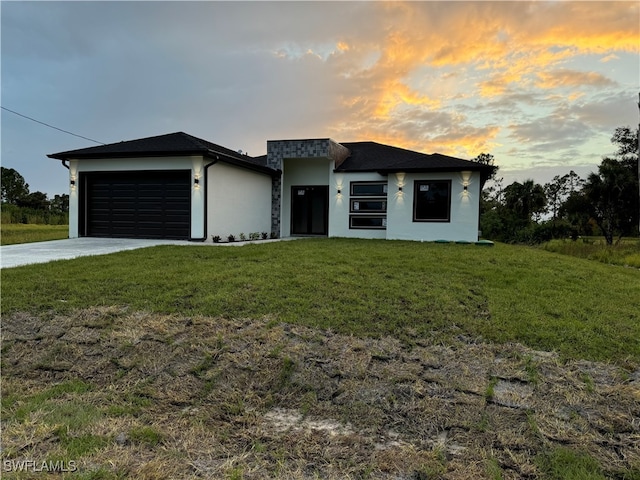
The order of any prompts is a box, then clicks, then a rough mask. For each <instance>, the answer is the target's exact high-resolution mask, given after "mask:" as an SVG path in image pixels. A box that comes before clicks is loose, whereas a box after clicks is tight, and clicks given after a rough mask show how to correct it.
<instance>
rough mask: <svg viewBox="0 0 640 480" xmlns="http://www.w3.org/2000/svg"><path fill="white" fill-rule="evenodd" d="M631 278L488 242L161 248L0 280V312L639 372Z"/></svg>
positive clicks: (635, 283)
mask: <svg viewBox="0 0 640 480" xmlns="http://www.w3.org/2000/svg"><path fill="white" fill-rule="evenodd" d="M638 298H640V271H638V270H637V269H631V268H624V267H617V266H610V265H604V264H600V263H596V262H593V261H589V260H583V259H579V258H572V257H568V256H563V255H560V254H555V253H550V252H545V251H541V250H539V249H535V248H529V247H521V246H510V245H501V244H497V245H496V246H495V247H493V248H486V247H479V246H475V245H457V244H428V243H418V242H402V241H384V240H381V241H378V240H350V239H306V240H298V241H293V242H280V243H271V244H258V245H247V246H243V247H234V248H231V247H212V246H188V247H179V246H161V247H154V248H149V249H142V250H135V251H128V252H122V253H118V254H113V255H104V256H98V257H85V258H78V259H74V260H68V261H59V262H52V263H49V264H43V265H32V266H25V267H18V268H12V269H4V270H3V271H2V311H3V314H7V313H11V312H16V311H26V312H31V313H38V314H42V315H45V316H48V317H53V316H54V315H55V314H56V313H69V312H71V311H73V310H75V309H79V308H87V307H91V306H111V305H120V306H128V307H129V308H130V309H132V310H136V311H137V310H141V311H147V312H157V313H177V314H179V315H184V316H192V315H198V314H202V315H207V316H212V317H215V316H222V317H225V318H261V317H264V316H267V317H269V318H271V319H273V321H274V322H279V321H284V322H289V323H294V324H300V325H307V326H312V327H319V328H322V329H330V330H333V331H336V332H339V333H345V334H352V335H355V336H360V337H365V336H375V337H377V336H384V335H392V336H395V337H397V338H400V339H401V340H403V341H405V342H408V343H411V342H415V341H417V340H418V339H419V340H420V341H425V340H426V341H430V342H441V341H444V342H447V341H449V340H451V339H454V338H465V339H467V340H468V339H480V338H482V339H485V340H490V341H495V342H501V343H503V342H520V343H523V344H525V345H527V346H530V347H532V348H535V349H539V350H556V351H558V352H560V353H561V354H562V355H563V356H564V357H565V358H573V359H579V358H584V359H591V360H606V361H615V362H619V363H622V364H627V363H630V364H637V363H638V360H640V341H639V340H638V339H640V307H639V306H638V301H637V299H638Z"/></svg>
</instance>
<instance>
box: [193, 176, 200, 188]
mask: <svg viewBox="0 0 640 480" xmlns="http://www.w3.org/2000/svg"><path fill="white" fill-rule="evenodd" d="M193 187H194V188H200V177H199V176H195V177H193Z"/></svg>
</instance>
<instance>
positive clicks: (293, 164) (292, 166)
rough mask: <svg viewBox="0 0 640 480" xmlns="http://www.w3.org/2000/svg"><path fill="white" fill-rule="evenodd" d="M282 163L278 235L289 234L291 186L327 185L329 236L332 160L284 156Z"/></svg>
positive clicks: (286, 235) (284, 235) (285, 235)
mask: <svg viewBox="0 0 640 480" xmlns="http://www.w3.org/2000/svg"><path fill="white" fill-rule="evenodd" d="M282 163H283V165H282V203H281V215H282V216H281V218H280V236H281V237H289V236H291V187H293V186H302V185H309V186H311V185H325V186H326V185H329V236H331V183H330V182H329V177H330V175H331V170H332V168H333V162H331V161H330V160H329V159H328V158H285V159H284V160H283V162H282Z"/></svg>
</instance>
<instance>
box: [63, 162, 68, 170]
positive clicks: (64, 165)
mask: <svg viewBox="0 0 640 480" xmlns="http://www.w3.org/2000/svg"><path fill="white" fill-rule="evenodd" d="M65 162H66V160H62V166H63V167H64V168H66V169H67V170H69V165H67V164H66V163H65Z"/></svg>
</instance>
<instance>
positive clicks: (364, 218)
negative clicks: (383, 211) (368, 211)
mask: <svg viewBox="0 0 640 480" xmlns="http://www.w3.org/2000/svg"><path fill="white" fill-rule="evenodd" d="M349 228H366V229H374V230H375V229H378V230H384V229H385V228H387V217H386V216H374V215H351V216H349Z"/></svg>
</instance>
